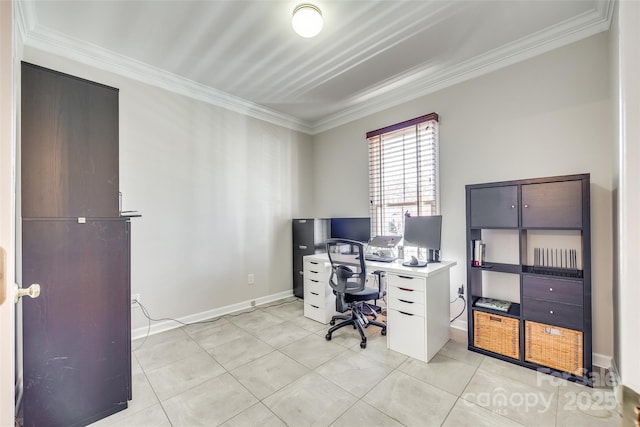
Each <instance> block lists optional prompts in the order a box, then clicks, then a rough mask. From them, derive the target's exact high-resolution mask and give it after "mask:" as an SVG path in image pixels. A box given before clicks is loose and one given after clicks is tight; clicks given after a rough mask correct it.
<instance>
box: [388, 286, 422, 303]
mask: <svg viewBox="0 0 640 427" xmlns="http://www.w3.org/2000/svg"><path fill="white" fill-rule="evenodd" d="M387 292H388V293H389V298H396V299H399V300H403V301H409V302H419V303H422V304H424V292H422V291H414V290H412V289H407V288H398V287H395V286H389V288H388V289H387Z"/></svg>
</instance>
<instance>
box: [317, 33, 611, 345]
mask: <svg viewBox="0 0 640 427" xmlns="http://www.w3.org/2000/svg"><path fill="white" fill-rule="evenodd" d="M608 64H609V61H608V37H607V34H606V33H605V34H600V35H596V36H593V37H591V38H589V39H586V40H583V41H580V42H577V43H575V44H572V45H569V46H566V47H564V48H561V49H557V50H555V51H552V52H549V53H546V54H544V55H541V56H538V57H535V58H532V59H530V60H528V61H525V62H522V63H519V64H515V65H512V66H510V67H508V68H504V69H502V70H498V71H495V72H493V73H491V74H488V75H485V76H482V77H479V78H476V79H473V80H470V81H467V82H465V83H461V84H458V85H455V86H453V87H450V88H447V89H444V90H441V91H439V92H436V93H433V94H431V95H427V96H424V97H422V98H419V99H417V100H415V101H412V102H408V103H406V104H403V105H400V106H397V107H393V108H390V109H388V110H386V111H384V112H381V113H378V114H374V115H371V116H369V117H366V118H363V119H360V120H357V121H355V122H352V123H349V124H346V125H344V126H341V127H339V128H335V129H332V130H329V131H327V132H324V133H321V134H319V135H316V136H315V138H314V147H313V152H314V160H315V193H316V206H315V209H316V210H315V212H316V215H317V216H337V215H341V216H344V215H353V216H357V215H367V214H368V208H369V203H368V169H367V168H368V160H367V144H366V139H365V133H366V132H367V131H370V130H374V129H378V128H381V127H383V126H386V125H390V124H393V123H397V122H401V121H403V120H407V119H411V118H413V117H418V116H421V115H424V114H428V113H431V112H437V113H439V115H440V120H441V121H440V165H441V168H440V191H441V213H442V215H443V242H442V253H443V257H444V258H446V259H453V260H455V261H457V262H458V265H457V266H456V267H454V268H453V269H452V272H451V293H452V295H455V289H456V288H457V287H458V286H459V285H460V284H461V283H465V284H466V272H465V264H466V261H465V189H464V186H465V185H466V184H475V183H481V182H491V181H502V180H511V179H521V178H534V177H544V176H553V175H565V174H574V173H585V172H587V173H591V182H592V184H591V217H592V227H591V229H592V266H593V267H592V274H593V277H592V289H593V297H592V301H593V337H594V345H593V348H594V352H596V353H601V354H604V355H609V356H611V355H612V354H613V338H612V333H613V320H612V319H613V315H612V296H611V292H612V255H611V254H612V231H611V229H612V225H611V223H612V217H611V215H612V214H611V206H612V205H611V200H612V183H611V177H612V164H613V158H612V156H613V144H614V142H613V141H612V137H611V135H612V131H611V128H612V119H611V114H610V109H611V105H610V102H611V101H610V87H609V69H608ZM456 310H457V308H454V309H453V312H455V311H456ZM452 314H453V313H452ZM463 321H464V319H463ZM463 326H464V327H466V325H463Z"/></svg>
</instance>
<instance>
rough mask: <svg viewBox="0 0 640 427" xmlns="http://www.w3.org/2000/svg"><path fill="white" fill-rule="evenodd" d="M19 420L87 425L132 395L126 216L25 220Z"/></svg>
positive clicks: (124, 404) (34, 423) (123, 405)
mask: <svg viewBox="0 0 640 427" xmlns="http://www.w3.org/2000/svg"><path fill="white" fill-rule="evenodd" d="M22 239H23V248H24V249H23V265H24V268H23V271H22V275H23V283H39V284H40V285H41V294H40V297H39V298H37V299H23V300H22V310H23V341H24V400H23V408H24V425H25V426H29V427H31V426H74V425H86V424H88V423H90V422H92V421H95V420H98V419H100V418H102V417H104V416H107V415H110V414H112V413H114V412H117V411H119V410H122V409H124V408H126V407H127V400H128V399H129V392H130V390H129V380H130V379H129V372H130V371H129V368H130V366H129V363H130V351H131V348H130V338H129V337H130V335H129V330H130V324H129V313H130V312H129V310H130V308H129V307H130V303H129V298H130V297H129V292H130V289H129V273H128V259H129V223H128V222H126V221H125V220H103V221H90V220H87V222H86V223H85V224H79V223H78V222H77V221H71V220H33V221H24V222H23V225H22Z"/></svg>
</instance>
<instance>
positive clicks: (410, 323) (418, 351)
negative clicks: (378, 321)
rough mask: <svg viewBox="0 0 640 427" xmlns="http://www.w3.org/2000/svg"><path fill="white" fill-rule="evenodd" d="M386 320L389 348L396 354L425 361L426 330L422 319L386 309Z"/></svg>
mask: <svg viewBox="0 0 640 427" xmlns="http://www.w3.org/2000/svg"><path fill="white" fill-rule="evenodd" d="M387 318H388V320H387V321H388V325H389V328H392V330H391V331H389V334H388V338H389V348H390V349H391V350H393V351H397V352H398V353H402V354H406V355H407V356H411V357H414V358H416V359H419V360H424V361H426V360H427V359H426V357H427V352H426V329H425V321H424V317H420V316H413V315H410V314H405V313H401V312H399V311H397V310H393V309H388V310H387Z"/></svg>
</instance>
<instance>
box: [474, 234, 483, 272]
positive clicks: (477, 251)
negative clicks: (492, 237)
mask: <svg viewBox="0 0 640 427" xmlns="http://www.w3.org/2000/svg"><path fill="white" fill-rule="evenodd" d="M484 250H485V244H484V243H482V240H474V241H473V266H474V267H480V266H482V265H484Z"/></svg>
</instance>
